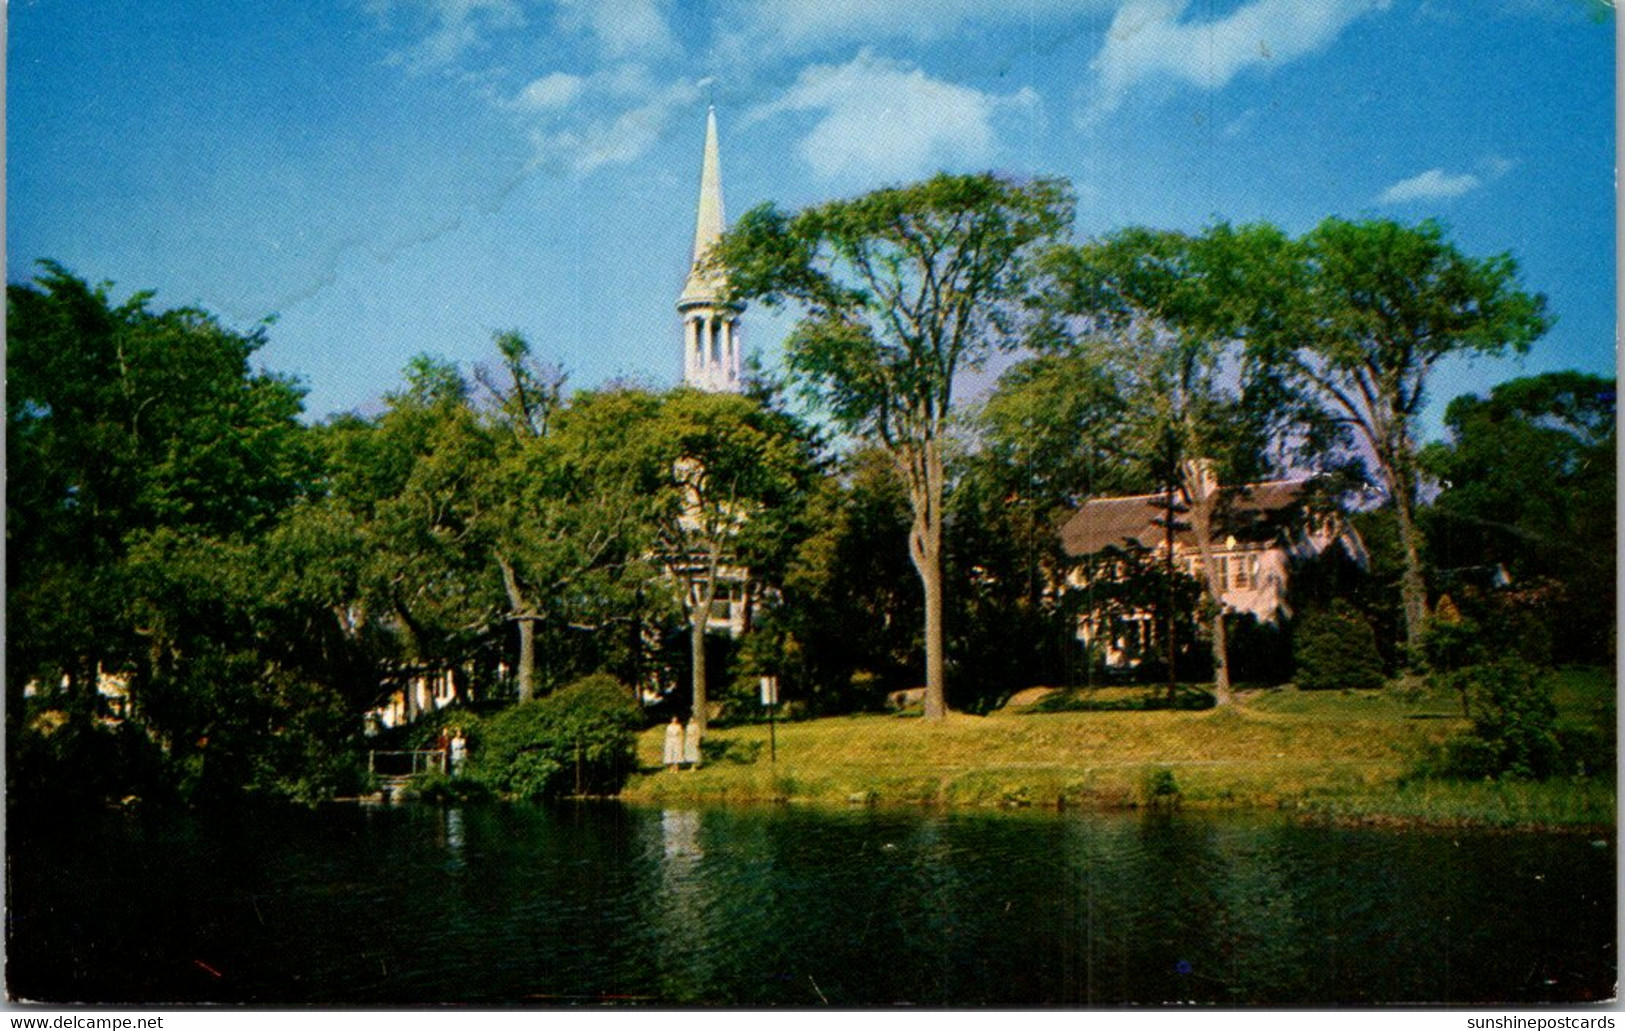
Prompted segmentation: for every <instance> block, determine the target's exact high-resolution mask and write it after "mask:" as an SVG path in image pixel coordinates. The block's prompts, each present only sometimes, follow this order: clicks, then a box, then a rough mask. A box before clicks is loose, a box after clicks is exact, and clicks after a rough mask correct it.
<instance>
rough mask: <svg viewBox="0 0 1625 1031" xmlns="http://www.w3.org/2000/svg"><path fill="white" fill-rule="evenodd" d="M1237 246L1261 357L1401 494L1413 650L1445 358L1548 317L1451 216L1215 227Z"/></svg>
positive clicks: (1238, 290) (1236, 300)
mask: <svg viewBox="0 0 1625 1031" xmlns="http://www.w3.org/2000/svg"><path fill="white" fill-rule="evenodd" d="M1210 235H1211V236H1212V237H1213V238H1215V239H1216V240H1219V241H1221V242H1223V243H1224V244H1226V245H1227V247H1228V261H1227V265H1226V270H1225V274H1226V276H1227V280H1228V281H1227V283H1226V289H1227V296H1228V297H1229V298H1230V302H1231V307H1230V308H1229V310H1228V312H1227V316H1228V318H1229V319H1230V320H1231V324H1232V326H1233V328H1234V329H1236V330H1237V331H1238V332H1242V333H1245V334H1246V335H1247V336H1248V338H1249V339H1250V341H1251V343H1252V344H1253V347H1254V354H1255V356H1256V357H1258V358H1260V359H1261V360H1265V361H1268V362H1270V363H1272V364H1274V365H1275V367H1277V368H1278V369H1280V370H1282V372H1283V374H1284V375H1285V376H1287V377H1288V378H1290V379H1291V380H1292V381H1294V382H1296V383H1297V384H1299V385H1301V386H1303V387H1304V388H1306V390H1308V391H1310V392H1312V393H1313V394H1315V395H1316V396H1318V397H1319V398H1320V399H1321V401H1322V403H1323V404H1324V405H1325V407H1326V409H1327V410H1328V411H1329V412H1330V414H1331V415H1332V417H1333V418H1335V419H1336V420H1338V421H1340V422H1341V423H1343V424H1344V425H1346V426H1348V427H1350V428H1351V429H1352V430H1353V431H1355V433H1356V434H1357V435H1358V437H1359V439H1360V441H1361V443H1362V444H1363V445H1364V446H1365V448H1366V450H1367V451H1368V453H1369V455H1370V457H1371V459H1372V460H1373V461H1374V463H1375V467H1376V470H1375V471H1376V474H1377V479H1378V482H1379V484H1380V486H1381V487H1382V488H1383V489H1384V491H1385V492H1386V494H1387V497H1388V503H1389V504H1390V505H1392V507H1393V510H1394V514H1395V517H1396V519H1397V521H1398V526H1399V538H1400V545H1401V548H1402V551H1403V555H1404V575H1403V578H1402V581H1401V585H1400V595H1401V599H1402V602H1403V611H1404V620H1405V641H1406V646H1407V648H1408V649H1409V650H1410V651H1411V652H1412V653H1413V654H1415V653H1416V652H1417V649H1419V648H1420V646H1421V634H1422V629H1423V620H1424V618H1425V617H1426V615H1427V585H1426V582H1425V579H1424V576H1423V568H1422V554H1423V542H1422V534H1421V529H1420V526H1419V525H1418V521H1417V507H1418V502H1419V490H1420V487H1421V476H1422V469H1421V466H1420V464H1419V462H1418V451H1419V441H1418V439H1417V427H1416V420H1417V417H1418V415H1419V414H1420V413H1421V411H1422V406H1423V405H1424V404H1425V403H1426V400H1427V386H1428V381H1429V378H1430V377H1431V375H1432V373H1433V371H1434V370H1435V369H1436V368H1437V367H1438V366H1439V363H1440V362H1442V361H1444V360H1445V359H1447V358H1451V357H1453V356H1473V355H1499V354H1504V353H1506V352H1508V351H1513V352H1516V353H1523V352H1525V351H1527V350H1528V349H1529V347H1530V345H1531V344H1532V343H1533V342H1534V341H1535V339H1537V338H1538V337H1539V336H1540V335H1541V334H1542V333H1544V332H1545V330H1546V328H1547V326H1548V325H1549V322H1550V320H1549V319H1548V318H1547V315H1546V300H1545V297H1543V296H1542V295H1539V294H1530V293H1526V292H1525V291H1524V290H1523V289H1522V288H1521V287H1520V286H1519V284H1518V275H1517V265H1516V263H1515V262H1514V261H1513V259H1512V258H1511V256H1510V255H1507V254H1498V255H1493V256H1491V257H1487V258H1474V257H1470V256H1468V255H1465V254H1463V253H1461V251H1460V250H1459V249H1458V248H1457V247H1456V246H1455V244H1453V243H1452V242H1450V241H1449V240H1448V239H1447V238H1446V236H1445V231H1444V229H1443V227H1441V226H1440V225H1439V224H1438V223H1437V222H1433V221H1427V222H1423V223H1421V224H1419V225H1415V226H1406V225H1401V224H1399V223H1396V222H1391V221H1388V220H1383V219H1375V220H1368V221H1360V222H1350V221H1345V220H1343V219H1339V218H1329V219H1327V220H1326V221H1324V222H1322V223H1321V224H1320V225H1319V226H1317V227H1316V228H1315V229H1314V230H1312V231H1311V232H1310V233H1308V234H1307V235H1305V236H1304V237H1302V238H1301V239H1299V240H1295V241H1293V240H1289V239H1287V238H1286V237H1285V236H1284V235H1283V234H1281V233H1280V232H1279V231H1277V230H1274V229H1272V228H1270V227H1267V226H1262V227H1250V228H1245V229H1240V230H1232V229H1230V228H1229V227H1224V226H1221V227H1218V228H1217V229H1216V230H1214V231H1213V232H1212V233H1211V234H1210Z"/></svg>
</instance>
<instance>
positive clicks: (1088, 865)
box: [8, 805, 1615, 1007]
mask: <svg viewBox="0 0 1625 1031" xmlns="http://www.w3.org/2000/svg"><path fill="white" fill-rule="evenodd" d="M11 842H12V848H13V853H12V856H11V860H12V862H11V866H10V871H11V876H12V885H11V895H10V898H9V899H8V902H9V903H10V909H9V914H8V920H9V923H8V927H9V934H10V941H9V945H10V949H9V955H10V957H11V960H10V964H11V965H10V967H9V968H8V978H9V986H10V988H11V990H12V991H13V992H14V993H15V994H18V995H22V996H25V997H29V998H35V999H40V1000H78V1001H174V1002H187V1001H192V1002H209V1001H220V1002H254V1003H260V1004H266V1005H275V1004H279V1003H284V1004H301V1003H311V1002H315V1003H328V1004H363V1005H416V1004H423V1003H432V1002H461V1003H470V1004H487V1005H490V1004H514V1003H519V1004H527V1003H528V1004H543V1005H564V1004H578V1003H583V1002H586V1003H599V1002H605V1001H608V1002H660V1003H710V1004H722V1005H735V1006H796V1007H808V1006H815V1005H820V1004H822V1003H824V1002H828V1003H832V1004H835V1005H848V1006H879V1005H888V1004H894V1003H913V1004H926V1005H947V1006H978V1005H995V1006H1014V1005H1034V1006H1045V1005H1049V1006H1057V1005H1062V1006H1087V1005H1121V1004H1124V1003H1166V1002H1179V1001H1192V1002H1197V1003H1216V1004H1220V1005H1295V1004H1297V1005H1301V1004H1310V1005H1332V1004H1337V1003H1353V1004H1377V1003H1383V1002H1490V1001H1530V1002H1535V1001H1565V1000H1566V1001H1580V1000H1585V999H1590V998H1596V997H1599V996H1605V995H1607V994H1610V993H1611V992H1612V990H1613V985H1614V980H1615V957H1614V952H1613V949H1614V926H1615V923H1614V916H1615V898H1614V879H1613V871H1614V858H1613V848H1612V844H1611V843H1608V842H1605V843H1604V844H1603V845H1602V846H1601V847H1595V846H1592V845H1591V844H1590V843H1588V842H1583V841H1579V842H1577V841H1573V840H1570V839H1567V838H1558V837H1539V836H1518V835H1476V836H1474V835H1461V834H1457V835H1444V834H1429V833H1410V834H1392V833H1384V832H1371V831H1353V830H1338V829H1328V828H1313V827H1303V826H1298V825H1294V824H1291V823H1287V822H1284V821H1279V820H1269V819H1259V818H1247V817H1234V816H1225V817H1205V816H1198V815H1192V814H1173V815H1169V814H1154V815H1150V816H1143V815H1099V814H1096V815H1089V816H1078V817H1070V816H1069V817H1066V818H1057V817H1054V816H1048V817H1045V816H1041V815H1037V814H1032V815H1027V816H1009V817H1006V816H987V815H980V814H962V813H953V814H945V813H918V812H895V811H885V810H868V809H862V810H854V811H841V812H819V811H814V812H806V811H801V810H795V809H774V810H765V809H764V810H752V809H667V810H644V809H635V808H623V807H619V806H612V805H609V806H580V807H566V808H561V809H547V808H541V807H531V806H501V805H489V806H475V807H469V808H462V807H451V808H446V809H441V808H438V807H429V806H421V807H420V806H403V807H394V808H390V809H379V810H373V811H359V810H348V809H340V810H333V811H329V812H324V813H318V814H279V815H277V816H275V817H274V818H255V819H243V820H238V821H216V822H208V821H203V820H199V819H195V818H192V817H182V818H179V819H177V820H174V821H172V822H170V823H168V824H164V823H161V822H159V821H154V822H153V823H152V825H150V826H149V825H144V824H140V823H132V822H131V821H130V820H129V819H126V818H119V819H109V820H106V821H100V822H94V821H93V822H89V823H87V824H85V825H84V826H76V827H73V828H69V829H67V830H65V831H63V832H62V833H60V834H56V835H46V834H32V835H15V836H13V837H12V838H11ZM111 857H117V858H116V860H115V859H113V858H111ZM194 959H197V960H201V961H202V962H203V963H205V964H207V966H208V968H210V969H212V970H213V971H215V972H217V973H218V974H219V975H220V976H216V975H215V974H214V973H210V972H209V970H206V969H204V968H202V967H199V966H197V965H196V964H194V963H193V960H194Z"/></svg>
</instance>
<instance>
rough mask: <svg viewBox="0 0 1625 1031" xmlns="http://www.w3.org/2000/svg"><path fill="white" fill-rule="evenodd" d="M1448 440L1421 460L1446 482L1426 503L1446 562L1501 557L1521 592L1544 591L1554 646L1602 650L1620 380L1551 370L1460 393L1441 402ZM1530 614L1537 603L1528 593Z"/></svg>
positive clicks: (1610, 629) (1607, 635)
mask: <svg viewBox="0 0 1625 1031" xmlns="http://www.w3.org/2000/svg"><path fill="white" fill-rule="evenodd" d="M1445 426H1446V428H1447V430H1448V432H1449V435H1450V439H1449V440H1448V441H1445V442H1440V443H1434V444H1430V445H1429V446H1428V447H1427V448H1426V449H1425V450H1424V452H1423V454H1422V464H1423V467H1424V468H1425V469H1426V470H1427V472H1428V473H1429V474H1430V475H1431V476H1432V477H1433V478H1435V479H1436V480H1437V481H1438V482H1439V484H1440V485H1441V490H1440V492H1439V495H1438V497H1437V498H1436V499H1435V501H1434V503H1433V505H1432V506H1431V507H1430V508H1429V509H1427V510H1425V511H1424V513H1423V523H1424V526H1425V527H1426V528H1427V529H1428V534H1427V543H1428V553H1429V554H1430V555H1431V556H1432V557H1433V559H1434V561H1435V563H1436V564H1437V565H1439V566H1442V567H1451V568H1459V567H1467V566H1494V565H1497V564H1499V565H1502V566H1504V567H1505V568H1506V569H1507V571H1508V572H1509V573H1510V574H1511V577H1512V581H1513V585H1514V587H1515V588H1517V590H1518V591H1519V592H1520V593H1524V594H1527V593H1529V592H1532V591H1533V592H1538V593H1540V594H1541V595H1542V600H1544V602H1545V605H1543V606H1541V608H1543V609H1545V610H1547V611H1546V613H1545V614H1546V617H1547V618H1546V622H1547V623H1548V625H1549V632H1550V633H1551V636H1552V637H1553V638H1554V643H1555V645H1556V650H1557V653H1558V654H1560V655H1562V656H1564V657H1566V658H1569V659H1571V660H1572V659H1578V658H1585V659H1590V660H1594V661H1600V660H1604V659H1606V658H1607V656H1608V655H1609V648H1610V644H1611V642H1612V640H1613V637H1614V629H1615V627H1614V612H1615V606H1614V604H1613V598H1614V590H1613V584H1614V574H1615V554H1616V551H1615V547H1614V531H1615V516H1614V498H1615V494H1616V488H1617V478H1616V471H1615V461H1614V452H1615V444H1616V434H1617V430H1616V400H1615V384H1614V381H1613V380H1612V379H1604V378H1603V377H1600V376H1592V375H1586V374H1584V373H1579V372H1569V371H1565V372H1549V373H1543V374H1541V375H1538V376H1529V377H1523V378H1520V379H1515V380H1511V381H1508V382H1506V383H1502V384H1499V385H1497V386H1496V387H1494V388H1493V389H1492V390H1491V391H1490V393H1489V396H1488V397H1479V396H1477V395H1471V394H1468V395H1463V396H1462V397H1458V398H1456V399H1455V400H1454V401H1452V402H1450V406H1449V407H1448V408H1447V409H1446V411H1445ZM1524 600H1525V602H1526V604H1525V609H1526V614H1529V613H1528V610H1529V608H1530V607H1531V606H1529V605H1528V604H1527V602H1530V601H1534V600H1536V599H1534V598H1532V597H1531V598H1526V599H1524Z"/></svg>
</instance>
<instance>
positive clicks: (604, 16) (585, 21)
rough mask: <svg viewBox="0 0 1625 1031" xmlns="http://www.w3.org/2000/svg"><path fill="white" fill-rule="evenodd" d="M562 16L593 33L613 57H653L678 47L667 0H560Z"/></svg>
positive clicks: (568, 23) (563, 20) (570, 24)
mask: <svg viewBox="0 0 1625 1031" xmlns="http://www.w3.org/2000/svg"><path fill="white" fill-rule="evenodd" d="M558 6H559V20H560V22H561V23H562V24H563V25H564V26H565V27H566V28H570V29H575V30H577V31H584V32H586V33H588V34H589V35H591V36H593V37H594V38H595V39H596V40H597V42H598V45H599V47H600V48H602V50H603V51H604V53H606V54H608V55H609V56H611V57H627V56H631V55H638V56H640V57H644V58H647V57H650V56H653V55H655V54H659V53H666V52H669V51H672V50H675V49H677V41H676V40H675V39H674V38H673V37H672V34H671V29H670V28H669V27H668V26H667V24H666V15H665V8H666V6H667V4H666V3H664V2H663V0H558Z"/></svg>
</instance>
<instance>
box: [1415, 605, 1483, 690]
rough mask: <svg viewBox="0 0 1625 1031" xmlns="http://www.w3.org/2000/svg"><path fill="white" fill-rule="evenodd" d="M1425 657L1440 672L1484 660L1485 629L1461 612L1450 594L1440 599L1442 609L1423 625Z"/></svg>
mask: <svg viewBox="0 0 1625 1031" xmlns="http://www.w3.org/2000/svg"><path fill="white" fill-rule="evenodd" d="M1422 656H1423V657H1424V658H1425V659H1427V664H1428V668H1429V669H1431V670H1433V671H1435V672H1438V673H1449V672H1451V671H1453V670H1458V669H1461V668H1463V667H1465V666H1472V665H1476V664H1477V663H1479V662H1482V661H1483V660H1484V657H1485V649H1484V644H1483V631H1482V630H1481V629H1480V628H1479V625H1478V622H1477V621H1476V620H1473V619H1470V618H1468V617H1466V616H1463V615H1462V614H1461V611H1460V610H1459V609H1457V608H1456V606H1455V603H1454V602H1452V601H1451V600H1450V596H1449V595H1445V596H1444V597H1443V598H1440V599H1439V606H1438V608H1437V609H1435V610H1434V613H1433V615H1431V616H1429V617H1428V618H1427V620H1426V621H1425V622H1424V623H1423V624H1422Z"/></svg>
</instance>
